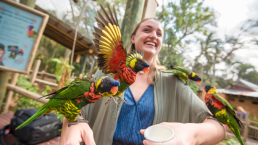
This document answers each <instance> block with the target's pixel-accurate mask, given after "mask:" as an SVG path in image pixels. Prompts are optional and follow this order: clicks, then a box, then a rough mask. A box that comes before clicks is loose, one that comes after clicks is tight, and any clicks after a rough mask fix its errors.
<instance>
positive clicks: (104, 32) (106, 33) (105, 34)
mask: <svg viewBox="0 0 258 145" xmlns="http://www.w3.org/2000/svg"><path fill="white" fill-rule="evenodd" d="M102 33H103V35H104V36H105V37H106V38H107V39H108V40H109V41H110V42H111V44H112V43H113V42H114V41H113V39H112V37H111V36H110V35H109V34H108V32H107V31H105V30H102Z"/></svg>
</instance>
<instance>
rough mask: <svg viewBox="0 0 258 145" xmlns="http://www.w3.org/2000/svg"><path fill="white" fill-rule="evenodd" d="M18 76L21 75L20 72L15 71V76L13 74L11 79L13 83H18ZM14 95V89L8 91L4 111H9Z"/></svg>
mask: <svg viewBox="0 0 258 145" xmlns="http://www.w3.org/2000/svg"><path fill="white" fill-rule="evenodd" d="M18 77H19V74H18V73H14V74H13V76H12V80H11V85H14V86H15V85H16V82H17V80H18ZM12 96H13V91H11V90H9V91H8V92H7V97H6V104H5V106H4V111H3V113H6V112H8V109H9V106H10V103H11V100H12Z"/></svg>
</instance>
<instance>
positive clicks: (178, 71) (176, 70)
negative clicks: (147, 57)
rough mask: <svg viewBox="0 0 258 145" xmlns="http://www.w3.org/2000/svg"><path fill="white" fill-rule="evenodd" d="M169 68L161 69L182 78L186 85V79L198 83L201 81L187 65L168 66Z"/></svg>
mask: <svg viewBox="0 0 258 145" xmlns="http://www.w3.org/2000/svg"><path fill="white" fill-rule="evenodd" d="M170 68H171V70H166V71H162V72H165V73H173V74H174V75H175V76H177V77H178V78H179V79H180V80H182V81H183V82H184V83H185V84H186V85H188V83H189V82H188V79H190V80H193V81H196V82H197V83H198V84H200V83H201V81H202V79H201V78H200V77H199V76H198V74H196V73H194V72H193V71H191V70H190V69H189V68H187V67H183V66H170Z"/></svg>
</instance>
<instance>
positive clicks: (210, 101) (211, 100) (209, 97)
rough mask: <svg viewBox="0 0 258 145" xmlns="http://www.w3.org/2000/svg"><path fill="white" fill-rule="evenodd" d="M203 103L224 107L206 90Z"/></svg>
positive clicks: (218, 107)
mask: <svg viewBox="0 0 258 145" xmlns="http://www.w3.org/2000/svg"><path fill="white" fill-rule="evenodd" d="M205 103H206V105H207V106H208V107H211V106H212V107H215V108H217V109H224V108H226V107H225V105H223V104H222V103H221V101H219V100H218V99H217V98H216V97H214V96H213V95H212V93H210V92H208V93H207V94H206V95H205Z"/></svg>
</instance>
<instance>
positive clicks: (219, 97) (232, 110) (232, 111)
mask: <svg viewBox="0 0 258 145" xmlns="http://www.w3.org/2000/svg"><path fill="white" fill-rule="evenodd" d="M212 95H213V96H214V97H215V98H216V99H218V100H219V101H220V102H221V103H222V104H223V105H225V106H226V108H227V110H228V111H229V112H230V114H232V115H233V117H234V118H235V119H236V121H237V123H238V126H239V127H241V126H244V124H243V123H242V122H241V121H240V120H239V119H238V117H237V115H236V112H235V111H234V109H233V107H232V106H231V105H230V104H229V103H228V101H227V100H225V99H224V98H222V97H221V96H220V95H218V94H217V93H214V94H212Z"/></svg>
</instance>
